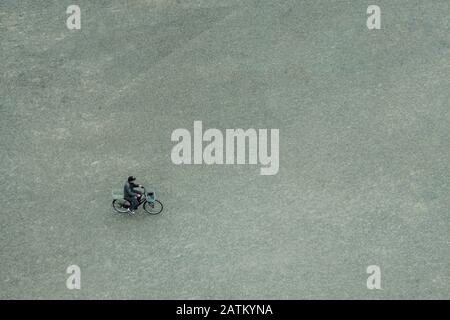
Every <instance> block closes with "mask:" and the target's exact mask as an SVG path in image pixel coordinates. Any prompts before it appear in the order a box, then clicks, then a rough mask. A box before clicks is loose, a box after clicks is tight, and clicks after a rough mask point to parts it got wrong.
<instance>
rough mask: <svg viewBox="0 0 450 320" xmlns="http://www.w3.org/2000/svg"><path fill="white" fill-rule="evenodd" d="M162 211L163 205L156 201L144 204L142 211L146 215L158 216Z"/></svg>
mask: <svg viewBox="0 0 450 320" xmlns="http://www.w3.org/2000/svg"><path fill="white" fill-rule="evenodd" d="M162 209H163V205H162V203H161V202H160V201H158V200H155V201H153V202H146V203H144V210H145V211H146V212H147V213H148V214H159V213H161V211H162Z"/></svg>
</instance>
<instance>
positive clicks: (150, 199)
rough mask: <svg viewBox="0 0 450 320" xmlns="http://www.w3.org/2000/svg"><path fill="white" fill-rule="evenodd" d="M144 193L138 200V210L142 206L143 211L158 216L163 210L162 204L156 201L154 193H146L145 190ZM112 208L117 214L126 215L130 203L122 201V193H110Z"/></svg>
mask: <svg viewBox="0 0 450 320" xmlns="http://www.w3.org/2000/svg"><path fill="white" fill-rule="evenodd" d="M142 189H144V193H143V194H142V195H141V196H140V197H139V198H138V206H137V207H138V208H139V207H140V206H141V205H142V204H143V208H144V210H145V211H146V212H147V213H148V214H151V215H155V214H159V213H161V211H162V210H163V204H162V203H161V201H159V200H157V199H156V195H155V192H149V193H147V192H146V190H145V188H144V187H142ZM112 197H113V201H112V207H113V208H114V210H115V211H117V212H119V213H127V212H129V209H130V207H131V203H130V201H128V200H126V199H124V197H123V191H118V190H113V191H112Z"/></svg>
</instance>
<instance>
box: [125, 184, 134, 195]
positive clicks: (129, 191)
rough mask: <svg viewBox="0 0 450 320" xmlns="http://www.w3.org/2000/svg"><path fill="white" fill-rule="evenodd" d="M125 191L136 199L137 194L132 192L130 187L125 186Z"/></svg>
mask: <svg viewBox="0 0 450 320" xmlns="http://www.w3.org/2000/svg"><path fill="white" fill-rule="evenodd" d="M125 190H126V192H127V194H128V195H129V196H132V197H136V196H137V193H136V192H134V191H133V188H132V187H131V186H130V185H128V184H127V185H125Z"/></svg>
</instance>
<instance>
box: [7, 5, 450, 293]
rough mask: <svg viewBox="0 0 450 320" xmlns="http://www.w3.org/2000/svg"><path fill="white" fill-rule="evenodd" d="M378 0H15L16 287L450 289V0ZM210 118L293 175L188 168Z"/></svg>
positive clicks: (11, 9) (10, 66)
mask: <svg viewBox="0 0 450 320" xmlns="http://www.w3.org/2000/svg"><path fill="white" fill-rule="evenodd" d="M372 2H374V1H357V0H353V1H349V0H341V1H332V0H316V1H268V0H267V1H256V0H254V1H238V0H229V1H217V0H210V1H207V0H203V1H201V0H188V1H175V0H167V1H163V0H148V1H144V0H134V1H128V2H125V1H118V0H115V1H85V0H83V1H76V4H78V5H79V6H80V7H81V11H82V13H81V19H82V20H81V21H82V22H81V30H80V31H74V30H68V29H67V28H66V24H65V23H66V18H67V15H66V13H65V10H66V8H67V6H68V5H70V4H73V3H72V2H71V1H69V2H67V1H10V0H7V1H1V3H0V41H1V48H0V57H1V64H0V81H1V82H0V116H1V117H0V137H1V139H0V150H1V151H0V180H1V181H2V183H1V185H0V202H1V203H2V205H1V214H0V225H1V232H0V298H3V299H17V298H25V299H44V298H48V299H61V298H62V299H81V298H86V299H112V298H116V299H136V298H144V299H195V298H200V299H209V298H211V299H319V298H325V299H335V298H337V299H346V298H350V299H405V298H406V299H421V298H423V299H449V298H450V293H449V278H450V273H449V266H450V258H449V257H450V250H449V231H450V228H449V209H450V203H449V199H450V198H449V194H450V175H449V172H450V170H449V169H450V126H449V121H450V112H449V110H450V108H449V101H450V99H449V98H450V90H449V88H450V76H449V72H450V28H449V21H450V18H449V17H450V14H449V13H450V3H449V2H448V1H443V0H442V1H437V0H436V1H414V0H410V1H409V0H408V1H407V0H395V1H385V0H377V1H376V3H372ZM369 4H377V5H379V6H380V7H381V10H382V29H381V30H377V31H369V30H367V27H366V17H367V15H366V9H367V6H368V5H369ZM194 120H201V121H203V125H204V127H205V128H218V129H220V130H225V129H227V128H243V129H247V128H267V129H271V128H277V129H279V130H280V171H279V173H278V174H277V175H275V176H261V175H260V174H259V168H260V166H250V165H235V166H228V165H227V166H225V165H223V166H220V165H215V166H207V165H191V166H189V165H187V166H176V165H174V164H172V162H171V160H170V152H171V149H172V147H173V145H174V143H172V142H171V141H170V136H171V133H172V131H173V130H175V129H177V128H187V129H189V130H191V131H192V130H193V123H194ZM130 174H133V175H136V176H137V177H138V178H139V182H141V183H143V184H145V185H147V186H149V187H150V188H152V189H154V190H156V192H157V193H158V195H159V198H160V199H161V200H162V202H163V203H164V205H165V209H164V212H163V214H162V215H159V216H148V215H145V214H144V213H143V212H142V211H140V212H139V214H138V215H137V216H134V217H128V216H124V215H120V214H114V213H113V211H112V208H111V205H110V203H111V196H110V193H111V189H113V188H121V187H122V185H123V183H124V180H125V179H126V177H127V176H128V175H130ZM72 264H76V265H79V266H80V268H81V286H82V288H81V290H68V289H67V288H66V279H67V277H68V275H67V274H66V273H65V271H66V268H67V267H68V266H69V265H72ZM369 265H378V266H380V268H381V272H382V278H381V279H382V280H381V282H382V288H383V290H368V289H367V288H366V279H367V277H368V274H366V268H367V266H369Z"/></svg>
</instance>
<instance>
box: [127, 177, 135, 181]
mask: <svg viewBox="0 0 450 320" xmlns="http://www.w3.org/2000/svg"><path fill="white" fill-rule="evenodd" d="M135 180H136V177H133V176H129V177H128V182H133V181H135Z"/></svg>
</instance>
